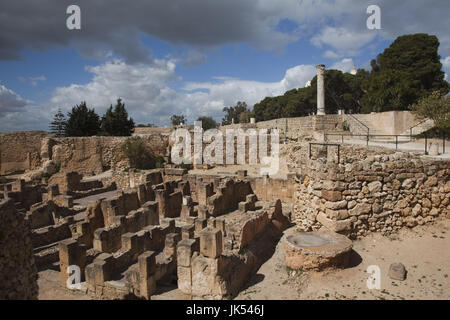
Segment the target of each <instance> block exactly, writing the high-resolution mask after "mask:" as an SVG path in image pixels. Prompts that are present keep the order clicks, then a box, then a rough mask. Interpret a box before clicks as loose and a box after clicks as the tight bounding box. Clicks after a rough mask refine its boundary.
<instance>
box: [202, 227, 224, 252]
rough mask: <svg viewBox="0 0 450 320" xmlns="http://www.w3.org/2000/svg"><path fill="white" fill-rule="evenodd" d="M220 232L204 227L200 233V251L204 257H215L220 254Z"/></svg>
mask: <svg viewBox="0 0 450 320" xmlns="http://www.w3.org/2000/svg"><path fill="white" fill-rule="evenodd" d="M222 241H223V240H222V232H221V231H220V230H218V229H211V228H206V229H204V230H203V231H202V232H201V233H200V253H201V254H202V255H204V256H205V257H209V258H213V259H214V258H217V257H219V256H220V255H221V254H222Z"/></svg>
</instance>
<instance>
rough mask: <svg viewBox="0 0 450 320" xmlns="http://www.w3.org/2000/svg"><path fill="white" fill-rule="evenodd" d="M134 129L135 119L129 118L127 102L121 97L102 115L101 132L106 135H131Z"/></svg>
mask: <svg viewBox="0 0 450 320" xmlns="http://www.w3.org/2000/svg"><path fill="white" fill-rule="evenodd" d="M133 129H134V121H133V119H132V118H130V119H128V112H127V110H126V109H125V104H124V103H122V100H121V99H117V103H116V105H115V106H114V109H113V107H112V105H111V106H110V107H109V109H108V110H107V111H106V114H105V115H104V116H103V117H102V123H101V134H102V135H106V136H131V134H132V133H133Z"/></svg>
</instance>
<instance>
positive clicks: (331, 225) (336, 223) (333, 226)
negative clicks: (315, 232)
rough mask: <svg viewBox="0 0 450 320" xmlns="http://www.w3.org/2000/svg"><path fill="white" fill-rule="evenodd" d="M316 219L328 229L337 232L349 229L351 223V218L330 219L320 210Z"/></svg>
mask: <svg viewBox="0 0 450 320" xmlns="http://www.w3.org/2000/svg"><path fill="white" fill-rule="evenodd" d="M317 221H318V222H320V223H321V224H322V225H323V226H324V227H326V228H327V229H328V230H331V231H334V232H337V233H340V232H345V231H350V229H351V224H352V220H351V219H345V220H331V219H328V218H327V216H326V215H325V214H324V213H322V212H321V213H319V214H318V215H317Z"/></svg>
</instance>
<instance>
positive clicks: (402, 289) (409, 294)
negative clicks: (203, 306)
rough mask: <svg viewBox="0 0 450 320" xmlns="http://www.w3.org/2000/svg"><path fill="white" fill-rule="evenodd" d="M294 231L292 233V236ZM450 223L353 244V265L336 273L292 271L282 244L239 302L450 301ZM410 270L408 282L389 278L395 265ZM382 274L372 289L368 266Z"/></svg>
mask: <svg viewBox="0 0 450 320" xmlns="http://www.w3.org/2000/svg"><path fill="white" fill-rule="evenodd" d="M289 232H292V231H291V230H287V232H286V233H289ZM449 248H450V221H449V220H443V221H439V222H437V223H436V224H434V225H429V226H418V227H416V228H414V229H412V230H409V229H406V230H402V231H401V232H400V233H398V234H396V235H393V236H390V237H385V236H382V235H380V234H371V235H369V236H368V237H365V238H364V239H362V240H356V241H354V242H353V249H354V252H353V253H352V259H351V260H352V261H351V266H350V267H349V268H347V269H343V270H337V271H330V272H322V273H317V272H301V271H300V272H299V271H292V270H287V269H286V267H285V264H284V248H283V244H282V241H280V242H279V243H278V246H277V249H276V251H275V254H274V255H273V256H272V257H271V258H270V259H269V260H268V261H266V263H264V264H263V265H262V266H261V268H260V269H259V271H258V272H257V273H256V275H255V276H254V277H253V279H252V280H251V281H250V283H251V284H250V285H249V287H248V288H247V289H245V290H244V291H242V292H241V293H240V294H239V296H238V297H237V299H245V300H251V299H275V300H278V299H283V300H285V299H294V300H296V299H301V300H307V299H333V300H334V299H386V300H388V299H389V300H390V299H402V300H403V299H450V279H449V275H450V249H449ZM394 262H401V263H403V264H404V265H405V267H406V270H407V278H406V280H404V281H394V280H392V279H390V278H389V277H388V275H387V273H388V270H389V266H390V264H391V263H394ZM370 265H378V266H379V267H380V270H381V287H380V289H379V290H376V289H368V288H367V285H366V282H367V279H368V278H369V273H367V271H366V270H367V267H368V266H370Z"/></svg>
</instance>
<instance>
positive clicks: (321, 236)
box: [284, 232, 352, 270]
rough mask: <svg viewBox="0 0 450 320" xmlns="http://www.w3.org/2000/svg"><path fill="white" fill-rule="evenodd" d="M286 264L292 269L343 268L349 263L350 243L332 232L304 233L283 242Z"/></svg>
mask: <svg viewBox="0 0 450 320" xmlns="http://www.w3.org/2000/svg"><path fill="white" fill-rule="evenodd" d="M284 248H285V252H286V264H287V266H288V267H290V268H292V269H302V270H324V269H328V268H337V267H339V268H343V267H346V266H347V265H348V263H349V258H350V251H351V249H352V242H351V241H350V240H349V239H348V238H347V237H345V236H343V235H340V234H337V233H333V232H304V233H297V234H293V235H290V236H287V237H286V239H285V241H284Z"/></svg>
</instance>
